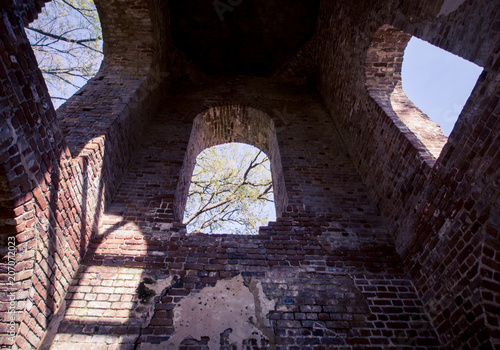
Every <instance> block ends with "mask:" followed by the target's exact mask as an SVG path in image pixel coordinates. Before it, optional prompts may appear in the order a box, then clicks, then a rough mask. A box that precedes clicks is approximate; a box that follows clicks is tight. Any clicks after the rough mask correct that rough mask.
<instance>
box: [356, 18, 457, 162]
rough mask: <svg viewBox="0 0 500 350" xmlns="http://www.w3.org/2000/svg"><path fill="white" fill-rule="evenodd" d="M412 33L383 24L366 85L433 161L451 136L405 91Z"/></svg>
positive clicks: (376, 37) (370, 51)
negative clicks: (406, 55)
mask: <svg viewBox="0 0 500 350" xmlns="http://www.w3.org/2000/svg"><path fill="white" fill-rule="evenodd" d="M410 39H411V35H410V34H408V33H405V32H403V31H401V30H398V29H396V28H394V27H392V26H390V25H387V24H386V25H383V26H382V27H380V28H379V29H378V30H377V31H376V33H375V35H374V37H373V40H372V43H371V45H370V48H369V49H368V52H367V56H366V64H365V75H366V83H365V84H366V88H367V90H368V93H369V94H370V96H371V97H372V98H373V99H374V100H375V101H376V102H377V103H378V104H379V106H380V107H381V108H382V109H383V110H384V111H385V113H386V114H387V115H388V116H389V118H391V120H392V121H393V122H394V124H396V126H397V127H398V128H399V129H400V130H401V132H402V133H403V134H404V135H405V136H406V137H407V138H408V140H409V141H410V142H411V143H412V144H413V146H414V147H415V148H416V149H417V150H418V151H419V153H420V155H421V156H422V157H423V158H424V159H425V160H426V161H427V162H428V163H430V164H433V163H434V160H435V159H436V158H438V157H439V154H440V153H441V150H442V149H443V146H444V145H445V144H446V142H447V141H448V138H447V137H446V136H444V135H443V133H442V132H441V129H440V128H439V126H438V125H436V123H434V122H433V121H432V120H431V119H430V118H429V117H428V116H426V115H425V114H424V113H422V111H421V110H420V109H419V108H418V107H417V106H415V105H414V104H413V102H411V101H410V100H409V99H408V97H407V96H406V94H405V92H404V91H403V85H402V81H401V67H402V63H403V55H404V50H405V48H406V46H407V44H408V41H409V40H410Z"/></svg>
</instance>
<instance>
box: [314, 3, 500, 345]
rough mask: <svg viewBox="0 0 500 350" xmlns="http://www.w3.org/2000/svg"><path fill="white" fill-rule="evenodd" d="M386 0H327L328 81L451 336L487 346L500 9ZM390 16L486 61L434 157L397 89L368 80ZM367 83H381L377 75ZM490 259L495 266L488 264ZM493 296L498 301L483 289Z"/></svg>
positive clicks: (382, 204)
mask: <svg viewBox="0 0 500 350" xmlns="http://www.w3.org/2000/svg"><path fill="white" fill-rule="evenodd" d="M380 3H381V5H380V7H377V6H375V5H371V6H370V10H366V11H363V10H360V8H358V9H357V10H359V13H356V17H357V18H358V19H359V21H357V22H356V23H355V24H354V23H350V24H347V23H345V22H343V21H342V17H344V18H345V17H346V16H347V17H350V16H354V12H353V11H355V10H354V7H352V6H350V5H347V4H345V5H343V4H340V3H336V4H331V5H330V4H326V3H325V4H324V9H323V12H322V13H323V17H322V24H321V25H320V28H319V29H318V33H321V34H323V36H322V41H323V43H324V46H323V47H322V49H321V54H320V58H319V63H320V74H319V89H320V91H321V93H322V95H323V97H324V98H325V102H326V104H327V105H328V106H329V109H330V112H331V114H332V116H333V118H334V119H335V120H336V122H337V125H338V126H339V129H340V130H341V132H342V134H343V135H345V140H346V142H347V144H348V145H349V149H350V153H351V154H352V156H353V158H354V161H355V163H356V164H357V165H358V168H359V170H360V172H361V174H362V175H363V178H364V180H365V182H366V183H367V185H368V186H369V188H370V190H371V194H372V198H373V200H374V201H375V203H376V204H377V207H379V208H380V210H381V212H382V214H383V216H384V218H385V221H386V223H387V225H388V227H389V229H390V231H391V233H392V235H393V236H394V239H395V242H396V246H397V249H398V252H399V253H400V254H401V255H402V257H403V258H404V262H405V265H406V268H407V270H408V271H409V272H410V276H412V278H414V282H415V283H416V287H417V290H418V292H419V295H420V296H421V297H422V299H423V301H424V304H425V306H426V309H427V310H428V312H429V315H430V317H431V319H432V321H433V324H434V325H435V326H436V327H437V330H438V333H439V334H440V338H441V341H442V343H443V345H444V346H446V347H448V348H457V347H458V346H460V344H467V345H468V346H469V347H470V348H478V347H479V346H480V344H482V345H483V346H485V347H486V348H488V346H490V347H491V346H492V345H491V344H498V317H494V316H492V314H491V312H490V311H489V310H497V306H495V305H497V304H496V302H498V299H497V300H496V301H495V297H494V293H492V292H491V290H492V288H497V287H498V286H499V285H498V280H495V276H494V274H493V272H492V271H493V270H494V266H498V265H496V264H497V262H494V257H495V256H496V255H493V251H498V248H492V246H496V247H498V245H497V243H493V242H498V229H499V225H498V215H499V214H498V210H496V209H495V208H498V187H497V184H496V182H497V180H496V179H498V174H499V161H498V160H499V158H498V157H499V155H498V151H497V149H498V147H497V145H498V142H499V141H498V107H497V106H498V93H497V92H498V81H495V77H496V76H498V53H497V52H495V49H494V48H495V47H498V43H499V32H498V28H497V27H495V24H494V23H495V20H494V18H495V17H498V9H496V8H495V6H494V5H493V4H492V3H491V2H487V1H468V2H465V4H464V5H462V6H461V7H460V8H459V9H458V10H457V11H455V12H453V13H451V14H450V15H448V16H440V17H437V14H438V13H439V10H440V4H438V3H435V2H406V3H405V4H404V5H403V6H401V7H399V8H397V7H395V5H391V4H390V3H389V2H385V3H384V4H382V2H380ZM373 8H378V11H377V12H375V11H372V10H371V9H373ZM495 14H496V15H495ZM333 23H334V24H335V25H333ZM384 24H389V25H392V26H394V27H396V28H398V29H400V30H402V31H404V32H406V33H410V34H413V35H416V36H418V37H420V38H422V39H424V40H428V41H429V42H431V43H432V44H435V45H437V46H440V47H442V48H444V49H446V50H449V51H451V52H453V53H455V54H459V55H461V56H462V57H464V58H466V59H469V60H471V61H473V62H476V63H478V64H480V65H482V66H484V70H485V72H484V73H483V75H482V77H481V78H480V80H479V82H478V85H477V86H476V88H475V90H474V91H473V93H472V98H471V100H469V102H468V104H467V105H466V106H465V108H464V111H463V112H462V114H461V116H460V118H459V120H458V122H457V125H456V127H455V130H454V131H453V133H452V134H451V135H450V138H449V141H448V143H447V144H446V145H445V146H444V149H443V151H442V153H441V155H440V157H439V158H438V159H437V160H436V161H435V163H434V161H432V158H430V159H429V158H428V157H427V156H423V157H422V151H424V152H425V150H422V147H421V146H419V145H418V142H415V139H414V138H413V137H412V135H411V134H410V135H409V136H408V135H405V134H408V132H409V131H407V132H401V124H400V123H399V122H398V118H397V117H396V118H395V116H394V114H391V111H390V110H389V108H388V106H387V104H384V103H382V102H381V101H380V100H378V98H383V97H384V96H385V98H387V94H384V93H383V92H382V93H381V96H373V94H371V95H372V96H373V97H370V96H369V94H368V93H369V91H367V89H366V88H365V86H363V85H364V83H365V81H366V78H365V77H364V76H363V75H364V72H365V71H366V70H367V69H368V70H369V69H370V67H369V66H367V65H366V63H365V62H368V63H371V61H369V60H370V59H371V56H370V52H371V51H370V50H373V48H374V47H376V46H374V45H379V42H378V41H375V42H373V40H374V38H375V39H376V40H377V38H378V36H377V30H378V29H379V28H380V27H381V26H382V25H384ZM370 47H371V48H370ZM367 50H368V51H367ZM367 52H368V53H367ZM346 82H348V83H346ZM367 85H368V90H370V89H371V86H370V82H369V80H368V82H367ZM412 116H413V115H410V116H409V117H412ZM415 117H417V118H418V113H417V114H415ZM410 130H411V128H410ZM429 160H430V161H429ZM465 203H467V205H465ZM486 246H487V247H488V248H486ZM485 248H486V250H487V251H488V255H486V254H485V252H484V249H485ZM483 260H484V261H488V267H486V266H484V265H482V266H484V267H481V266H480V265H481V261H483ZM485 288H487V289H488V290H489V291H486V290H485ZM484 294H486V295H488V299H484V298H482V297H481V296H482V295H484ZM487 344H489V345H487Z"/></svg>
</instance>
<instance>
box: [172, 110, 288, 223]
mask: <svg viewBox="0 0 500 350" xmlns="http://www.w3.org/2000/svg"><path fill="white" fill-rule="evenodd" d="M231 142H239V143H246V144H249V145H252V146H255V147H257V148H259V149H260V150H262V151H263V152H264V153H266V154H267V155H268V157H269V159H270V162H271V175H272V179H273V188H274V203H275V206H276V213H277V216H280V213H282V212H283V211H284V208H285V207H286V205H287V202H288V199H287V195H286V191H285V183H284V176H283V169H282V166H281V158H280V153H279V148H278V140H277V137H276V130H275V127H274V122H273V120H272V119H271V117H270V116H269V115H267V114H266V113H264V112H262V111H260V110H257V109H254V108H251V107H242V106H221V107H213V108H210V109H208V110H205V111H203V112H202V113H200V114H199V115H198V116H197V117H196V118H195V119H194V122H193V129H192V131H191V137H190V139H189V144H188V148H187V151H186V156H185V158H184V164H183V166H182V170H181V175H180V178H179V183H178V186H177V192H176V199H175V204H174V211H175V217H176V220H178V221H182V219H183V216H184V210H185V206H186V200H187V195H188V192H189V186H190V183H191V177H192V174H193V170H194V167H195V161H196V157H197V156H198V154H200V153H201V152H202V151H203V150H205V149H206V148H209V147H212V146H216V145H220V144H223V143H231Z"/></svg>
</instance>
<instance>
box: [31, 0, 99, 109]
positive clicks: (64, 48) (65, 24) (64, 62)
mask: <svg viewBox="0 0 500 350" xmlns="http://www.w3.org/2000/svg"><path fill="white" fill-rule="evenodd" d="M26 34H27V36H28V39H29V41H30V43H31V47H32V49H33V51H34V53H35V56H36V59H37V61H38V66H39V68H40V70H41V71H42V74H43V76H44V79H45V82H46V84H47V88H48V90H49V94H50V96H51V98H52V102H53V104H54V107H55V108H58V107H59V106H61V105H62V104H63V103H64V102H65V101H66V100H67V99H68V98H69V97H71V96H72V95H74V94H75V93H76V92H77V91H78V90H80V88H81V87H83V85H85V83H86V82H87V81H88V80H89V79H91V78H92V77H94V76H95V75H96V73H97V71H98V70H99V67H100V65H101V62H102V59H103V54H102V30H101V23H100V20H99V15H98V13H97V9H96V7H95V5H94V1H92V0H73V1H71V2H68V1H63V0H52V1H51V2H49V3H47V4H46V5H45V7H44V8H43V11H42V13H40V14H39V16H38V19H37V20H35V21H34V22H32V23H30V24H29V25H28V26H27V27H26Z"/></svg>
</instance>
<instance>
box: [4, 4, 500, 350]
mask: <svg viewBox="0 0 500 350" xmlns="http://www.w3.org/2000/svg"><path fill="white" fill-rule="evenodd" d="M45 2H48V0H22V1H21V0H0V27H1V31H0V39H1V40H0V80H1V85H0V89H1V90H0V112H1V117H0V246H1V250H0V252H1V253H0V258H1V265H0V293H1V295H0V315H1V317H0V339H1V341H0V349H23V350H24V349H54V350H56V349H64V350H66V349H82V350H84V349H85V350H86V349H89V350H93V349H96V350H97V349H99V350H101V349H102V350H135V349H137V350H146V349H148V350H163V349H182V350H187V349H191V350H202V349H206V350H208V349H210V350H212V349H220V350H240V349H241V350H243V349H245V350H250V349H252V350H257V349H259V350H260V349H277V350H285V349H290V350H302V349H315V350H326V349H338V350H347V349H367V350H379V349H393V350H417V349H426V350H427V349H429V350H430V349H433V350H438V349H450V350H456V349H464V350H467V349H468V350H477V349H480V350H490V349H491V350H493V349H500V316H499V315H500V293H499V291H500V242H499V239H500V200H499V193H500V138H499V131H500V103H499V101H500V86H499V85H500V6H499V2H498V1H497V0H433V1H431V0H419V1H416V0H407V1H400V0H372V1H368V0H307V1H306V0H294V1H285V0H267V1H266V0H215V1H212V0H182V1H180V0H179V1H174V0H170V1H165V0H95V5H96V7H97V10H98V13H99V18H100V21H101V26H102V32H103V45H104V60H103V62H102V65H101V67H100V69H99V71H98V73H97V75H96V76H95V77H94V78H92V79H91V80H90V81H89V82H88V83H87V84H86V85H85V86H84V87H83V88H82V89H81V90H79V91H78V92H77V93H76V94H75V95H73V96H72V97H71V98H70V99H69V100H68V101H67V102H66V103H64V104H63V105H62V106H61V107H59V108H58V109H57V111H56V110H55V108H54V106H53V104H52V102H51V99H50V96H49V94H48V90H47V87H46V84H45V82H44V79H43V77H42V74H41V72H40V69H39V67H38V64H37V61H36V58H35V56H34V53H33V51H32V49H31V47H30V44H29V42H28V39H27V36H26V32H25V27H26V26H27V25H28V24H29V23H31V22H33V21H34V20H35V19H36V18H37V16H38V14H39V13H40V12H41V10H42V8H43V7H44V6H45ZM412 37H417V38H420V39H422V40H424V41H426V42H428V43H430V44H432V45H435V46H437V47H440V48H442V49H444V50H446V51H448V52H450V53H453V54H454V55H457V56H460V57H462V58H464V59H466V60H468V61H470V62H473V63H475V64H477V65H478V66H480V67H482V69H483V72H482V73H481V75H480V77H479V79H478V81H477V84H476V86H475V87H474V89H473V91H472V93H471V96H470V98H469V99H468V100H467V102H466V104H465V106H464V108H463V110H462V112H461V113H460V115H459V117H458V120H457V123H456V125H455V127H454V129H453V131H452V132H451V134H450V135H449V137H447V136H445V135H443V133H442V132H441V129H440V127H439V126H438V125H436V124H435V123H434V122H433V121H432V120H431V119H429V118H428V116H427V115H425V114H424V113H423V112H422V111H421V110H420V109H419V108H418V107H417V106H415V105H414V104H413V102H412V101H411V100H410V99H408V98H407V96H406V94H405V92H404V90H403V88H402V83H401V65H402V61H403V54H404V50H405V48H406V46H407V43H408V41H409V40H410V38H412ZM230 142H239V143H245V144H249V145H252V146H255V147H257V148H258V149H260V150H262V151H263V152H265V153H266V154H267V155H268V157H269V159H270V164H271V165H270V167H271V174H272V182H273V192H274V202H275V208H276V214H277V217H276V220H275V221H271V222H268V223H267V224H266V225H265V226H261V227H260V229H259V233H258V234H257V235H252V236H248V235H239V234H236V235H235V234H222V233H221V234H215V235H208V234H198V233H197V234H191V233H190V232H189V230H187V229H186V225H184V224H183V223H182V219H183V215H184V211H185V206H186V199H187V194H188V188H189V184H190V182H191V177H192V175H193V169H194V164H195V160H196V157H197V155H198V154H200V152H202V151H203V150H205V149H207V148H209V147H212V146H216V145H220V144H225V143H230Z"/></svg>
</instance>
